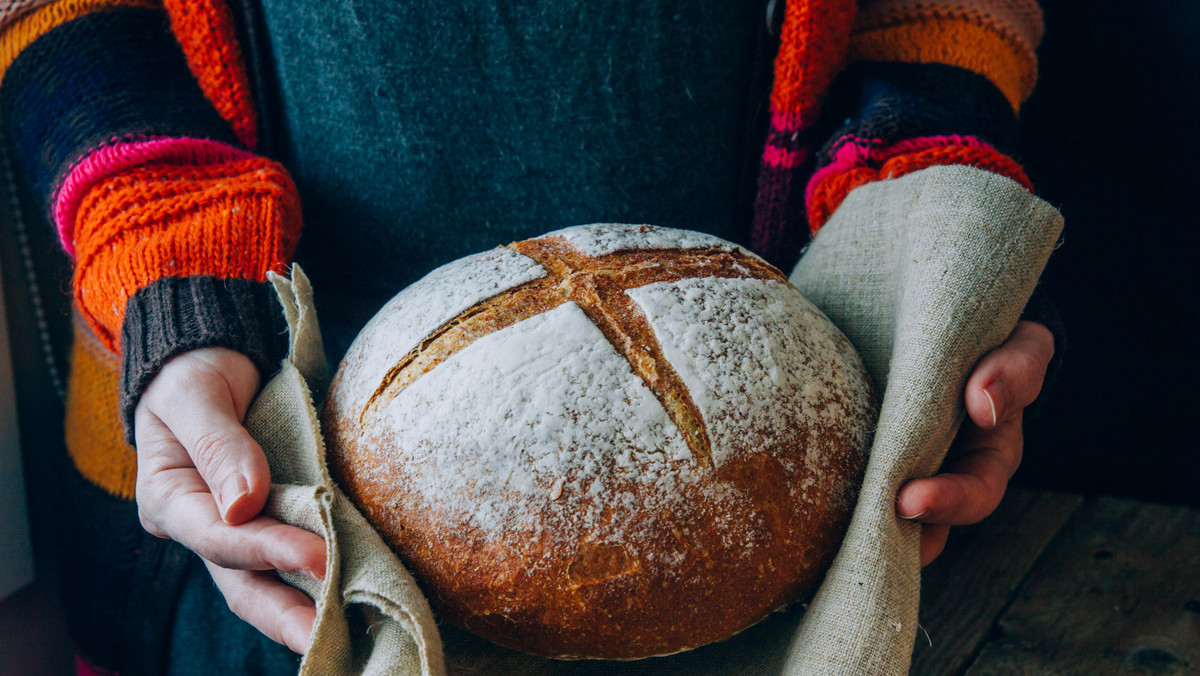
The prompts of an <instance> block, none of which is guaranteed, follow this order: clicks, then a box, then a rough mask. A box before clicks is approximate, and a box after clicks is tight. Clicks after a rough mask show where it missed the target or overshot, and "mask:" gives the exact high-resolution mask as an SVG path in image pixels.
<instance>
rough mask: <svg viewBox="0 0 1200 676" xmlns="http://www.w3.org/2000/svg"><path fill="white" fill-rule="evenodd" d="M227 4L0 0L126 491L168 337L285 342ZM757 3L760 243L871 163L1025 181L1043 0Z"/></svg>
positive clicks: (35, 157) (24, 115) (278, 223)
mask: <svg viewBox="0 0 1200 676" xmlns="http://www.w3.org/2000/svg"><path fill="white" fill-rule="evenodd" d="M231 4H232V5H234V6H233V7H231V5H230V4H226V0H0V119H2V120H3V124H4V125H5V128H6V133H7V135H8V137H9V139H10V142H11V143H12V145H13V148H14V154H15V157H16V159H17V163H18V165H19V166H20V167H21V169H22V173H23V175H24V176H25V178H26V179H27V182H28V185H29V187H30V189H31V190H32V191H33V193H34V195H35V196H36V197H37V198H38V199H39V200H40V201H41V203H42V204H43V205H44V209H45V215H46V217H47V219H48V220H49V221H50V222H51V223H52V225H53V226H54V227H55V228H56V229H57V231H58V233H59V237H60V240H61V242H62V245H63V248H64V249H65V250H66V252H67V253H68V254H70V255H71V256H72V258H73V259H74V262H75V268H74V276H73V284H72V290H73V293H74V307H75V313H76V322H75V325H76V341H75V347H74V352H73V358H72V365H71V379H70V387H69V394H68V406H67V409H68V412H67V423H66V435H67V445H68V450H69V453H70V455H71V458H72V460H73V462H74V465H75V468H76V469H77V470H78V472H79V475H80V476H81V477H82V479H83V480H84V481H85V482H86V483H87V484H88V485H90V486H91V487H93V488H98V489H100V490H101V491H103V492H104V493H106V494H107V495H109V496H111V497H112V498H115V499H118V500H121V501H127V500H131V499H132V497H133V489H134V482H135V477H136V457H135V454H134V451H133V448H132V446H131V445H130V443H131V439H132V436H131V429H125V428H124V426H128V421H129V420H130V417H131V413H132V410H133V407H134V406H135V405H136V402H137V399H138V396H139V395H140V393H141V391H142V390H143V389H144V388H145V387H146V385H147V384H148V383H149V382H150V380H151V379H152V378H153V377H154V375H155V374H156V373H157V372H158V370H159V369H160V368H161V366H162V365H163V364H164V363H165V362H166V361H167V360H168V359H170V358H171V357H172V356H174V355H176V354H179V353H180V352H183V351H186V350H188V349H193V348H196V347H201V346H207V345H222V346H226V347H231V348H234V349H237V350H240V351H242V352H244V353H246V354H247V355H248V356H250V357H251V359H252V360H253V361H254V362H255V363H256V364H257V365H258V366H259V368H260V370H261V371H263V373H264V375H269V374H270V373H271V372H272V371H273V370H274V366H275V364H277V363H278V358H279V357H280V356H281V354H282V351H283V349H284V344H283V327H282V325H281V318H280V316H279V313H278V312H277V311H276V310H275V301H274V299H273V295H272V292H271V291H270V289H269V287H268V286H267V285H266V284H265V283H264V280H265V278H266V274H267V272H269V271H275V272H280V273H283V272H284V271H285V270H286V266H287V265H288V263H289V262H290V261H291V259H292V256H293V254H294V252H295V249H296V246H297V242H298V240H299V235H300V228H301V210H300V196H299V195H298V192H297V189H296V186H295V184H294V183H293V181H292V179H291V178H290V176H289V173H288V171H287V170H285V169H284V167H283V166H282V165H281V164H279V163H278V162H276V161H274V160H272V159H269V158H267V157H265V156H263V155H262V154H260V153H259V152H258V150H257V149H258V143H259V137H260V135H262V129H261V126H262V122H264V120H263V119H260V118H262V117H263V116H262V115H261V114H260V111H259V110H258V107H257V106H256V94H261V92H260V91H257V90H256V88H255V87H254V86H252V83H253V82H256V78H255V77H252V76H253V72H252V71H253V69H252V68H248V63H252V62H251V61H249V60H248V59H247V58H244V57H245V56H246V55H247V52H246V51H244V49H243V48H244V47H245V46H246V45H247V42H246V37H245V36H247V35H248V31H247V30H246V26H245V25H242V18H243V12H242V9H243V8H242V5H241V3H240V2H239V1H238V0H231ZM767 6H768V7H769V8H770V9H769V12H771V11H773V12H774V13H773V14H769V15H768V16H767V17H766V21H767V25H768V27H769V30H770V31H771V33H772V34H777V35H778V40H779V44H778V52H777V54H776V56H775V59H774V72H773V85H772V88H771V95H770V110H769V121H768V129H767V132H766V134H765V139H763V148H762V153H761V163H760V167H759V172H758V189H757V193H756V200H755V204H754V216H753V226H752V229H751V232H750V233H749V237H748V243H749V245H750V247H751V248H752V249H754V250H755V251H757V252H758V253H760V254H761V255H763V256H764V257H765V258H767V259H768V260H770V261H772V262H775V263H777V264H780V265H788V264H790V263H791V262H793V261H794V259H795V257H796V255H798V252H799V250H800V248H801V246H802V245H803V244H804V242H806V241H807V239H808V237H810V236H811V234H812V233H815V232H817V231H818V230H819V229H820V227H821V226H822V225H823V224H824V223H825V222H826V221H827V220H828V219H829V218H830V216H831V215H832V214H833V213H834V212H835V211H836V209H837V208H838V206H839V205H840V204H841V202H842V201H843V200H844V199H845V197H846V195H847V194H848V193H849V192H850V191H852V190H854V189H855V188H857V187H859V186H862V185H864V184H866V183H870V182H872V181H877V180H886V179H888V178H894V177H899V176H902V175H904V174H906V173H910V172H913V171H918V170H920V169H923V168H926V167H929V166H933V165H939V164H969V165H972V166H976V167H980V168H983V169H986V170H989V171H993V172H996V173H999V174H1002V175H1005V176H1007V177H1009V178H1012V179H1013V180H1016V181H1018V182H1019V183H1021V184H1022V185H1025V186H1026V187H1027V188H1028V187H1030V184H1029V181H1028V179H1027V177H1026V176H1025V173H1024V171H1023V170H1022V168H1021V166H1020V165H1019V164H1018V163H1017V162H1016V161H1015V160H1014V159H1013V158H1014V154H1015V145H1016V139H1015V136H1016V114H1017V112H1018V111H1019V109H1020V106H1021V104H1022V102H1023V101H1024V100H1025V99H1026V98H1027V97H1028V96H1029V94H1030V93H1031V91H1032V89H1033V86H1034V83H1035V81H1036V72H1037V62H1036V56H1035V51H1034V50H1035V48H1036V46H1037V44H1038V43H1039V41H1040V39H1041V33H1042V24H1041V13H1040V10H1039V9H1038V7H1037V4H1036V2H1035V0H863V1H862V2H860V3H858V7H857V8H856V7H855V3H854V2H851V1H848V0H791V1H790V2H787V3H786V7H785V3H784V2H782V0H780V1H779V2H772V3H769V4H768V5H767ZM123 421H124V422H123ZM130 537H133V536H130ZM100 661H101V662H104V659H101V660H100Z"/></svg>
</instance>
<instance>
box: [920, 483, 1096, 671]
mask: <svg viewBox="0 0 1200 676" xmlns="http://www.w3.org/2000/svg"><path fill="white" fill-rule="evenodd" d="M1081 504H1083V498H1082V497H1080V496H1078V495H1065V494H1061V493H1046V492H1036V491H1030V490H1024V489H1011V490H1009V491H1008V493H1007V494H1006V495H1005V497H1004V501H1003V502H1001V503H1000V506H999V507H998V508H997V510H996V512H995V513H994V514H992V515H991V516H989V517H988V518H987V519H986V520H984V521H983V523H980V524H978V525H976V526H970V527H966V528H953V529H951V531H950V539H949V540H948V541H947V543H946V550H945V551H944V552H943V553H942V555H941V556H940V557H938V560H937V561H934V562H933V563H932V564H931V565H930V566H929V567H927V568H926V569H925V570H924V571H923V573H922V575H921V611H920V617H919V622H920V628H919V629H918V631H917V639H916V644H915V645H914V647H913V663H912V670H911V673H912V674H930V675H931V676H932V675H938V676H941V675H942V674H960V673H962V672H963V670H964V669H965V668H966V667H967V666H968V665H969V664H970V662H971V660H972V659H973V658H974V656H975V655H976V653H977V652H978V650H979V648H980V646H981V644H982V643H983V641H984V639H985V638H986V637H987V635H988V633H989V631H991V629H992V627H993V626H994V625H995V622H996V620H997V617H998V616H999V615H1000V613H1001V611H1002V610H1004V608H1006V607H1007V606H1008V604H1009V603H1011V601H1012V599H1013V596H1014V595H1015V594H1016V592H1017V590H1018V589H1019V588H1020V585H1021V583H1022V582H1023V581H1024V580H1025V579H1026V577H1027V576H1028V575H1029V572H1030V570H1031V569H1033V567H1034V564H1035V563H1036V562H1037V560H1038V557H1039V556H1041V554H1042V553H1043V551H1044V550H1045V549H1046V547H1047V545H1049V544H1050V542H1051V541H1052V540H1053V539H1054V537H1055V535H1057V534H1058V533H1059V531H1060V530H1061V529H1062V527H1063V526H1064V524H1066V523H1067V521H1068V519H1069V518H1070V517H1071V515H1072V514H1074V513H1075V511H1076V510H1077V509H1079V507H1080V505H1081Z"/></svg>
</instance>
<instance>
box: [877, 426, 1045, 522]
mask: <svg viewBox="0 0 1200 676" xmlns="http://www.w3.org/2000/svg"><path fill="white" fill-rule="evenodd" d="M1021 446H1022V436H1021V416H1020V415H1019V414H1018V415H1017V417H1016V418H1014V419H1012V420H1009V421H1008V422H1005V423H1003V424H1001V426H1000V427H998V428H996V429H994V430H980V429H975V430H973V431H972V432H971V433H970V437H969V438H968V440H967V441H966V442H965V444H964V447H963V450H962V455H960V456H959V457H957V458H955V459H954V460H953V461H951V462H949V463H947V464H946V466H945V467H943V472H942V473H940V474H937V475H936V476H932V477H929V478H927V479H914V480H913V481H909V482H908V483H906V484H905V485H904V486H902V487H901V488H900V491H899V492H898V494H897V496H896V512H897V514H899V515H900V516H901V517H903V518H906V519H912V520H914V521H920V522H922V523H936V524H944V525H950V526H962V525H967V524H972V523H978V522H980V521H982V520H983V519H984V517H986V516H987V515H988V514H991V513H992V512H993V511H995V509H996V506H997V505H999V504H1000V500H1001V499H1002V498H1003V497H1004V491H1005V489H1006V488H1007V487H1008V480H1009V479H1010V478H1012V475H1013V473H1014V472H1016V471H1017V467H1018V466H1019V465H1020V462H1021Z"/></svg>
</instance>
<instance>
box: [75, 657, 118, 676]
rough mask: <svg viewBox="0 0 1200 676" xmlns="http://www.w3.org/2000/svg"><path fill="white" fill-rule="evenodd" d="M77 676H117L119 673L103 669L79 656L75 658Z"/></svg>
mask: <svg viewBox="0 0 1200 676" xmlns="http://www.w3.org/2000/svg"><path fill="white" fill-rule="evenodd" d="M75 676H117V672H115V671H109V670H108V669H101V668H100V667H97V666H95V665H93V664H92V663H90V662H88V661H87V660H85V659H83V658H82V657H80V656H79V655H76V656H75Z"/></svg>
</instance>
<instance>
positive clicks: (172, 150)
mask: <svg viewBox="0 0 1200 676" xmlns="http://www.w3.org/2000/svg"><path fill="white" fill-rule="evenodd" d="M252 157H254V156H253V155H251V154H250V153H249V152H247V151H245V150H241V149H239V148H235V147H233V146H231V145H228V144H226V143H221V142H220V141H210V140H208V139H195V138H155V139H148V140H140V141H121V142H117V143H114V144H112V145H109V146H104V147H101V148H100V149H98V150H96V151H95V152H93V153H92V154H90V155H87V156H86V157H84V158H83V159H82V160H81V161H80V162H79V163H78V164H76V165H75V166H73V167H72V168H71V169H70V173H68V174H67V175H66V177H65V178H64V179H63V180H62V183H61V185H59V186H58V187H57V188H56V189H55V191H54V196H53V199H52V202H53V204H54V211H53V214H54V219H53V222H54V224H55V226H56V227H57V229H58V236H59V240H60V241H61V242H62V245H63V249H65V250H66V252H67V253H68V254H69V255H71V256H74V255H75V219H76V217H77V216H78V212H79V204H80V202H82V201H83V198H84V196H86V195H87V194H88V192H90V191H91V189H92V188H94V187H96V185H97V184H98V183H100V182H101V181H102V180H103V179H105V178H108V177H110V176H112V175H114V174H119V173H121V172H122V171H127V170H132V169H135V168H137V167H140V166H143V165H147V164H171V165H182V166H202V165H213V164H222V163H226V162H236V161H238V160H247V159H251V158H252Z"/></svg>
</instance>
